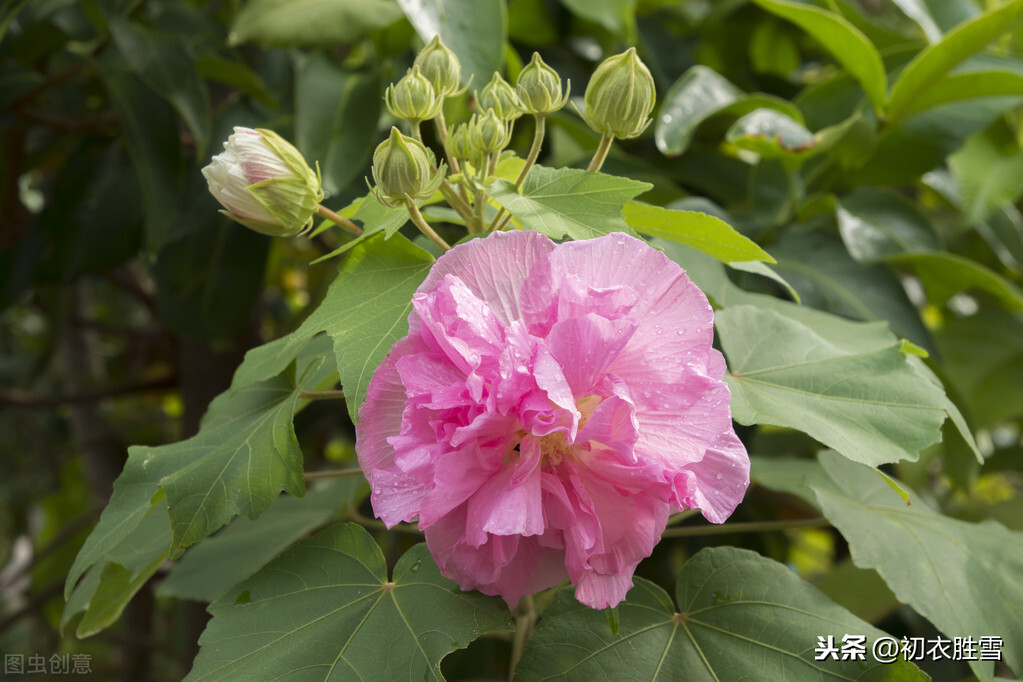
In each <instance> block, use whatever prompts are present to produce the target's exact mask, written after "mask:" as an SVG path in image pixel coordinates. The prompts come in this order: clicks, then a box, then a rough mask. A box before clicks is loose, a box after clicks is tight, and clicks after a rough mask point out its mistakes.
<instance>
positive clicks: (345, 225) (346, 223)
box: [316, 204, 362, 237]
mask: <svg viewBox="0 0 1023 682" xmlns="http://www.w3.org/2000/svg"><path fill="white" fill-rule="evenodd" d="M316 215H318V216H320V217H321V218H326V219H327V220H329V221H330V222H332V223H334V224H335V225H337V226H338V227H340V228H341V229H342V230H344V231H345V232H351V233H352V234H354V235H355V236H356V237H358V236H359V235H361V234H362V228H361V227H359V226H358V225H356V224H355V223H353V222H352V221H351V220H348V219H347V218H342V217H341V216H339V215H338V214H337V213H334V212H333V211H331V210H330V209H329V208H327V207H326V206H324V205H323V204H319V205H318V206H317V207H316Z"/></svg>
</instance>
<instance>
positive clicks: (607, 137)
mask: <svg viewBox="0 0 1023 682" xmlns="http://www.w3.org/2000/svg"><path fill="white" fill-rule="evenodd" d="M614 139H615V136H614V135H612V134H611V133H604V136H603V137H602V138H600V144H599V145H597V151H595V152H594V153H593V158H592V159H591V160H590V165H589V166H587V167H586V171H587V172H589V173H596V172H597V171H599V170H600V167H601V166H603V165H604V159H606V158H607V153H608V152H609V151H611V143H612V142H614Z"/></svg>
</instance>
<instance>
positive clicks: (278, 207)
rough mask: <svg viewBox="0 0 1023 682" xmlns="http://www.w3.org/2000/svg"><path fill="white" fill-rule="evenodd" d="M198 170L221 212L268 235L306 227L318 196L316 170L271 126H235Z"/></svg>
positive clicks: (287, 233)
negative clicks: (221, 148)
mask: <svg viewBox="0 0 1023 682" xmlns="http://www.w3.org/2000/svg"><path fill="white" fill-rule="evenodd" d="M202 174H203V177H205V178H206V182H207V183H209V186H210V193H211V194H212V195H213V196H214V197H215V198H216V200H217V201H219V202H220V203H221V205H223V207H224V209H226V210H223V211H221V213H223V214H224V215H226V216H227V217H228V218H231V219H232V220H234V221H236V222H238V223H241V224H242V225H244V226H245V227H248V228H249V229H252V230H255V231H256V232H259V233H261V234H266V235H270V236H271V237H292V236H294V235H297V234H300V233H302V232H304V231H306V230H308V229H309V228H310V227H312V224H313V214H314V213H315V212H316V208H317V206H319V203H320V201H322V200H323V189H322V188H321V187H320V178H319V174H318V173H316V172H314V171H313V169H311V168H310V167H309V164H308V163H306V160H305V159H304V158H303V157H302V155H301V154H300V153H299V151H298V150H297V149H295V147H294V146H293V145H292V144H291V143H290V142H288V141H287V140H285V139H284V138H282V137H281V136H280V135H278V134H277V133H275V132H273V131H272V130H264V129H262V128H260V129H255V130H253V129H252V128H243V127H241V126H236V127H235V129H234V134H233V135H231V137H229V138H228V140H227V142H225V143H224V151H223V152H221V153H220V154H217V155H216V156H214V157H213V160H212V161H211V162H210V164H209V165H208V166H206V167H205V168H203V169H202Z"/></svg>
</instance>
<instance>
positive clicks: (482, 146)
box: [469, 109, 512, 154]
mask: <svg viewBox="0 0 1023 682" xmlns="http://www.w3.org/2000/svg"><path fill="white" fill-rule="evenodd" d="M511 132H512V131H511V125H510V124H508V123H505V122H504V121H502V120H501V119H500V117H498V115H497V113H496V112H494V110H493V109H487V113H486V114H483V115H482V116H481V115H479V114H473V117H472V122H471V123H470V124H469V137H470V139H471V140H472V142H473V144H475V145H476V147H478V148H479V150H480V151H482V152H483V153H485V154H492V153H494V152H499V151H501V150H502V149H504V148H505V147H507V146H508V143H509V142H511Z"/></svg>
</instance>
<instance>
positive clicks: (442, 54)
mask: <svg viewBox="0 0 1023 682" xmlns="http://www.w3.org/2000/svg"><path fill="white" fill-rule="evenodd" d="M415 66H418V67H419V70H420V71H422V73H423V75H424V76H426V79H427V80H428V81H430V83H431V84H432V85H433V89H434V90H435V91H436V92H437V94H438V95H439V96H440V97H441V98H444V97H450V96H451V95H454V94H457V92H458V88H459V87H460V86H461V82H462V65H461V63H460V62H459V61H458V57H456V56H455V53H454V52H452V51H451V50H449V49H448V48H447V46H445V45H444V43H442V42H441V40H440V36H439V35H437V36H434V37H433V40H431V41H430V43H429V44H428V45H427V46H426V47H424V48H423V49H422V51H421V52H420V53H419V54H418V55H417V56H416V61H415Z"/></svg>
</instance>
